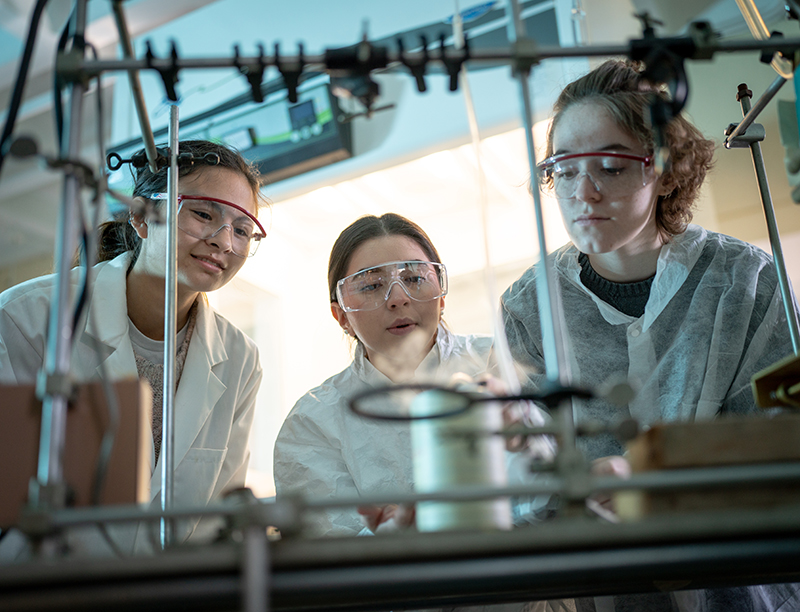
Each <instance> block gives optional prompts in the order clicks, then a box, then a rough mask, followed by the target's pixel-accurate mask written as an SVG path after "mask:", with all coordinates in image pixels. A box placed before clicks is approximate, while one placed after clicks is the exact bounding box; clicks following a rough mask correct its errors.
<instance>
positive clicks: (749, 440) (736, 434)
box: [628, 414, 800, 472]
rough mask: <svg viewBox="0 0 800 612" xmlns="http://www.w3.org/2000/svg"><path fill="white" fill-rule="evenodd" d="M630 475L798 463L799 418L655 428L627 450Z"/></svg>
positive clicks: (729, 419) (731, 420)
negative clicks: (746, 465)
mask: <svg viewBox="0 0 800 612" xmlns="http://www.w3.org/2000/svg"><path fill="white" fill-rule="evenodd" d="M628 460H629V461H630V463H631V468H632V470H633V471H635V472H642V471H648V470H673V469H681V468H689V467H708V466H716V465H743V464H747V463H765V462H783V461H800V416H798V415H792V414H785V415H779V416H777V417H775V418H771V419H768V418H763V417H762V418H747V417H725V418H720V419H716V420H714V421H704V422H699V423H698V422H695V423H664V424H659V425H654V426H653V427H651V428H650V429H648V430H647V431H645V432H643V433H642V434H640V435H639V436H637V437H636V438H635V439H634V440H633V441H631V442H630V444H629V445H628Z"/></svg>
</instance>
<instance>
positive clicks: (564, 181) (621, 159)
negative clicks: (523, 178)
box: [537, 151, 654, 199]
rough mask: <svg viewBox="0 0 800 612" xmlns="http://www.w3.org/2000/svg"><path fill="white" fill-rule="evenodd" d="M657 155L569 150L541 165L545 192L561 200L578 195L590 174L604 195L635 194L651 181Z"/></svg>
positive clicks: (591, 179) (541, 176) (595, 185)
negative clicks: (583, 179) (584, 180)
mask: <svg viewBox="0 0 800 612" xmlns="http://www.w3.org/2000/svg"><path fill="white" fill-rule="evenodd" d="M652 166H653V157H652V156H650V155H648V156H642V155H630V154H628V153H611V152H602V151H598V152H596V153H565V154H563V155H553V156H552V157H548V158H547V159H546V160H544V161H543V162H542V163H540V164H539V165H538V166H537V169H538V170H539V181H540V184H541V185H542V188H543V189H544V190H545V191H548V192H552V193H553V194H554V195H555V197H557V198H560V199H570V198H574V197H575V192H576V191H577V190H578V186H579V185H580V184H581V179H582V178H583V177H586V178H587V179H589V180H590V181H591V182H592V185H594V188H595V189H596V190H597V191H599V192H600V193H602V194H603V195H605V196H607V197H610V198H615V197H622V196H627V195H631V194H632V193H634V192H636V191H637V190H639V189H641V188H642V187H644V186H645V185H647V183H648V182H650V180H651V178H652V176H653V175H654V172H653V168H652Z"/></svg>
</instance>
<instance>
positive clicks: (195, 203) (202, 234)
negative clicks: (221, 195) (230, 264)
mask: <svg viewBox="0 0 800 612" xmlns="http://www.w3.org/2000/svg"><path fill="white" fill-rule="evenodd" d="M150 199H151V200H166V199H167V194H166V193H154V194H153V195H152V196H150ZM178 227H179V228H180V229H181V230H182V231H184V232H186V233H187V234H189V235H190V236H192V237H194V238H199V239H200V240H208V239H209V238H213V237H214V236H216V235H217V234H219V233H220V232H221V231H222V230H224V229H225V228H227V229H229V230H230V236H231V251H233V254H234V255H238V256H239V257H252V256H253V255H255V254H256V251H257V250H258V245H259V244H261V239H262V238H265V237H266V235H267V233H266V232H265V231H264V228H263V226H262V225H261V224H260V223H259V222H258V219H256V218H255V217H254V216H253V215H251V214H250V213H249V212H247V211H246V210H245V209H244V208H242V207H241V206H239V205H238V204H234V203H233V202H228V201H226V200H220V199H218V198H209V197H206V196H198V195H185V194H178Z"/></svg>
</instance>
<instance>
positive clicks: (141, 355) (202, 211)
mask: <svg viewBox="0 0 800 612" xmlns="http://www.w3.org/2000/svg"><path fill="white" fill-rule="evenodd" d="M161 152H162V153H164V154H168V152H167V151H166V150H161ZM179 156H180V157H182V158H183V159H184V160H186V162H187V163H182V164H181V166H180V170H179V181H178V188H179V196H178V199H179V204H180V211H179V213H178V231H177V238H178V240H177V270H178V281H177V285H178V287H177V303H176V308H177V329H178V330H179V331H178V333H177V343H176V352H177V355H176V381H177V382H176V384H177V390H176V394H175V404H174V409H175V447H174V462H175V464H174V465H175V468H174V486H175V488H174V505H175V506H186V505H192V506H202V505H205V504H207V503H208V502H209V501H211V500H213V499H215V498H218V497H220V496H221V495H222V494H223V493H225V492H226V491H229V490H231V489H233V488H238V487H242V486H243V485H244V479H245V472H246V470H247V464H248V460H249V451H248V447H247V441H248V436H249V433H250V429H251V425H252V422H253V410H254V407H255V399H256V393H257V391H258V387H259V384H260V382H261V375H262V373H261V366H260V364H259V358H258V351H257V348H256V345H255V343H254V342H253V341H252V340H251V339H250V338H248V337H247V336H246V335H245V334H244V333H242V331H240V330H239V329H238V328H236V327H234V326H233V325H232V324H231V323H229V322H228V321H227V320H226V319H224V318H223V317H221V316H220V315H219V314H217V313H216V312H215V311H214V310H213V309H212V308H211V307H210V306H209V305H208V303H207V301H206V299H205V296H204V293H205V292H206V291H213V290H214V289H219V288H220V287H222V286H223V285H225V284H226V283H228V282H229V281H230V280H231V279H232V278H233V277H234V276H235V275H236V273H237V272H238V271H239V269H240V268H241V267H242V265H243V264H244V262H245V260H246V259H247V257H248V256H249V255H250V254H252V253H253V252H254V250H255V248H256V246H257V245H258V242H259V241H260V239H261V238H263V237H264V230H263V228H262V227H261V225H260V224H259V222H258V221H257V219H256V215H257V214H258V209H259V206H260V205H261V204H262V203H263V204H265V202H263V201H262V196H261V193H260V185H261V183H260V177H259V173H258V170H257V169H256V168H254V167H253V166H251V165H250V164H249V163H248V162H246V161H245V160H244V159H243V158H242V157H241V155H240V154H239V153H238V152H236V151H234V150H232V149H229V148H228V147H225V146H223V145H219V144H215V143H211V142H206V141H185V142H182V143H180V145H179ZM133 159H134V160H138V161H139V162H141V163H138V164H136V166H137V170H136V173H135V185H134V191H133V196H134V197H135V198H136V199H138V200H140V201H141V202H142V203H145V202H146V201H147V200H150V201H151V204H152V205H154V206H155V207H156V208H163V207H164V202H163V201H162V200H163V199H164V197H165V193H164V192H166V190H167V170H168V164H166V165H162V167H160V169H159V171H158V172H157V173H155V174H153V173H152V172H151V171H150V169H149V166H148V165H147V164H146V163H144V154H143V152H142V151H140V152H139V153H138V155H134V157H133ZM167 159H168V157H167ZM190 159H192V160H193V161H189V160H190ZM166 238H167V231H166V225H164V224H161V223H156V222H154V221H152V220H150V219H147V218H144V217H143V216H142V215H140V214H131V215H130V217H128V216H127V215H126V217H125V219H124V220H120V221H112V222H109V223H106V224H104V226H103V227H101V231H100V238H99V251H100V253H99V257H98V259H99V261H100V262H101V263H98V264H97V265H96V266H95V267H94V269H93V272H94V274H95V276H94V282H93V284H92V286H91V289H92V292H91V294H89V295H88V297H87V309H88V313H89V314H88V316H87V317H86V318H85V322H84V323H82V324H81V325H80V326H79V327H78V328H77V329H76V330H75V332H74V339H73V349H72V357H71V374H72V377H73V379H74V380H76V381H89V380H93V379H97V378H98V377H99V376H100V375H101V374H103V373H105V374H106V375H107V376H109V377H110V378H111V379H112V380H118V379H122V378H130V377H136V376H137V375H138V376H139V377H140V378H145V379H146V380H148V381H149V382H150V384H151V387H152V389H153V392H154V393H153V395H154V399H153V423H152V432H153V437H152V438H151V444H150V446H151V449H152V450H151V452H152V455H151V459H152V463H151V466H152V479H151V491H150V493H151V496H152V498H153V500H158V499H159V497H160V489H161V461H162V456H161V454H160V450H161V448H160V447H161V444H160V443H161V429H162V427H161V414H162V400H161V397H162V385H163V382H162V381H163V365H162V364H163V351H164V294H165V289H164V270H165V254H166ZM80 279H81V274H80V271H79V269H77V268H76V269H74V270H73V271H72V272H71V278H70V286H71V289H72V292H73V293H74V292H75V290H76V289H77V288H78V286H79V285H80ZM55 280H56V279H55V277H54V276H45V277H41V278H37V279H33V280H31V281H28V282H25V283H22V284H20V285H17V286H15V287H12V288H11V289H9V290H7V291H5V292H4V293H3V294H2V295H0V381H2V382H3V383H12V384H18V383H29V382H33V381H34V380H35V379H36V376H37V373H38V372H39V370H40V369H41V367H42V362H43V359H44V355H45V345H46V332H47V329H46V328H47V317H48V311H49V308H50V300H51V293H52V287H53V284H54V282H55ZM101 363H102V367H103V368H104V371H103V370H102V369H101V367H100V366H101ZM196 527H197V521H194V520H187V521H185V522H181V523H179V526H178V528H177V532H176V536H177V539H178V541H182V540H183V539H185V538H186V537H188V536H189V535H190V534H191V533H192V532H193V531H195V529H196ZM136 530H138V531H139V534H138V536H137V535H135V534H134V533H133V531H136ZM198 531H201V530H198ZM123 532H124V533H123ZM111 535H112V539H113V540H115V542H114V543H113V544H112V546H113V547H114V548H116V549H118V550H117V552H123V553H129V552H131V551H133V550H146V549H147V548H149V544H150V542H151V538H150V537H149V534H146V533H144V529H142V528H141V527H137V526H131V527H130V530H125V529H123V528H121V527H115V528H114V529H113V530H111ZM89 548H92V547H89Z"/></svg>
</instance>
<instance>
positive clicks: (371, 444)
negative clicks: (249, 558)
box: [274, 326, 492, 535]
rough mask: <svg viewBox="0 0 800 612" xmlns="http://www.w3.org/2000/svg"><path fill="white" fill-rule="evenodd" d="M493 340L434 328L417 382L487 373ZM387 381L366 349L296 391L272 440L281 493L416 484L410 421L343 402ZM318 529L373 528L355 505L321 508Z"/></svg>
mask: <svg viewBox="0 0 800 612" xmlns="http://www.w3.org/2000/svg"><path fill="white" fill-rule="evenodd" d="M491 348H492V339H491V338H489V337H485V336H459V335H455V334H452V333H450V332H449V331H447V330H446V329H445V328H444V327H442V326H439V330H438V333H437V337H436V343H435V344H434V346H433V348H432V349H431V351H430V353H428V355H426V357H425V359H423V361H422V363H421V364H420V365H419V367H418V368H417V371H416V373H415V380H416V381H417V382H431V383H439V384H446V383H447V382H448V381H449V379H450V377H451V376H452V375H453V374H455V373H458V372H463V373H465V374H467V375H469V376H477V375H478V374H481V373H483V372H486V371H487V369H488V367H489V358H490V354H491ZM391 384H392V382H391V380H389V379H388V378H387V377H386V376H384V375H383V374H382V373H381V372H379V371H378V370H377V369H375V367H374V366H373V365H372V364H371V363H370V362H369V360H368V359H367V358H366V356H365V354H364V350H363V347H362V346H361V345H359V346H358V347H357V348H356V354H355V358H354V359H353V363H351V364H350V365H349V366H348V367H347V368H346V369H345V370H343V371H342V372H340V373H339V374H337V375H335V376H332V377H331V378H329V379H328V380H326V381H325V382H324V383H322V384H321V385H320V386H319V387H316V388H314V389H312V390H311V391H309V392H308V393H306V394H305V395H304V396H303V397H301V398H300V399H299V400H298V401H297V403H296V404H295V406H294V408H292V410H291V412H289V415H288V416H287V417H286V421H285V422H284V423H283V426H282V427H281V430H280V433H279V434H278V439H277V441H276V443H275V460H274V466H275V467H274V475H275V485H276V488H277V494H278V497H281V496H284V495H290V494H292V493H295V494H299V495H303V496H305V497H309V498H314V499H318V498H323V499H324V498H330V499H333V498H345V497H347V498H353V497H358V496H364V495H370V494H373V495H374V494H387V495H391V494H392V493H410V492H411V491H412V490H413V482H414V479H413V473H412V472H413V468H412V461H411V457H412V455H411V440H410V426H409V424H408V423H404V422H393V421H379V420H375V419H369V418H362V417H360V416H358V415H356V414H354V413H353V412H351V411H350V409H349V408H348V405H347V402H348V399H349V398H350V397H352V396H353V395H355V394H356V393H359V392H362V391H365V390H367V389H369V388H375V387H383V386H388V385H391ZM312 530H313V531H314V532H315V533H316V534H318V535H356V534H367V533H371V532H370V531H369V530H368V529H367V528H366V527H364V525H363V523H362V522H361V520H360V518H359V515H358V513H357V512H356V511H355V509H354V508H343V509H341V510H339V509H337V510H331V511H327V512H325V513H320V516H319V517H315V519H314V521H313V526H312Z"/></svg>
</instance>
